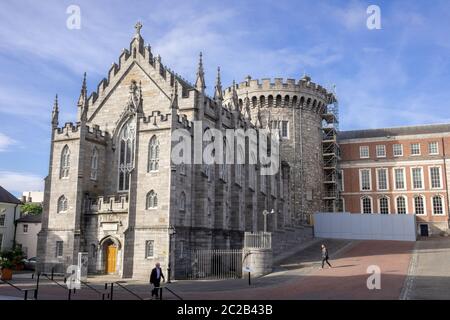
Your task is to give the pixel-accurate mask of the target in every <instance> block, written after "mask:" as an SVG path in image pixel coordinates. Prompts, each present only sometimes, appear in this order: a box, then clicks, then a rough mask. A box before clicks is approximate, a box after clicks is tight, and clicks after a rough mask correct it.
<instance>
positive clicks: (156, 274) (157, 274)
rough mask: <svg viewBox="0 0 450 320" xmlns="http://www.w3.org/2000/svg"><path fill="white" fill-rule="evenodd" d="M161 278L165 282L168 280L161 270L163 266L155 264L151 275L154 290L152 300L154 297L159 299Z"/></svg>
mask: <svg viewBox="0 0 450 320" xmlns="http://www.w3.org/2000/svg"><path fill="white" fill-rule="evenodd" d="M161 278H162V279H163V281H164V282H165V281H166V278H164V274H163V272H162V270H161V265H160V264H159V262H157V263H156V264H155V267H154V268H153V270H152V272H151V274H150V283H151V284H153V290H152V299H153V297H156V298H157V299H158V296H159V293H158V290H159V285H160V284H161Z"/></svg>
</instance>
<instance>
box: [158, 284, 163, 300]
mask: <svg viewBox="0 0 450 320" xmlns="http://www.w3.org/2000/svg"><path fill="white" fill-rule="evenodd" d="M162 292H163V288H162V287H159V300H162Z"/></svg>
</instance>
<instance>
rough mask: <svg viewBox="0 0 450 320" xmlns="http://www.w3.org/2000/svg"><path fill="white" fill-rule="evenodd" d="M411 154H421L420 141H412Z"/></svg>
mask: <svg viewBox="0 0 450 320" xmlns="http://www.w3.org/2000/svg"><path fill="white" fill-rule="evenodd" d="M411 155H412V156H419V155H420V143H411Z"/></svg>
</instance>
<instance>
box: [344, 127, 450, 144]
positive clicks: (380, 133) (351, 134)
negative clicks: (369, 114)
mask: <svg viewBox="0 0 450 320" xmlns="http://www.w3.org/2000/svg"><path fill="white" fill-rule="evenodd" d="M445 132H449V133H450V123H444V124H427V125H419V126H405V127H394V128H380V129H366V130H351V131H340V132H339V135H338V137H339V139H340V140H346V139H364V138H379V137H387V136H391V137H392V136H404V135H416V134H430V133H445Z"/></svg>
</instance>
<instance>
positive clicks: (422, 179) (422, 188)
mask: <svg viewBox="0 0 450 320" xmlns="http://www.w3.org/2000/svg"><path fill="white" fill-rule="evenodd" d="M413 169H420V180H421V184H422V187H420V188H416V187H414V176H413ZM409 173H410V176H411V189H412V190H424V189H425V178H424V175H423V167H410V168H409Z"/></svg>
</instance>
